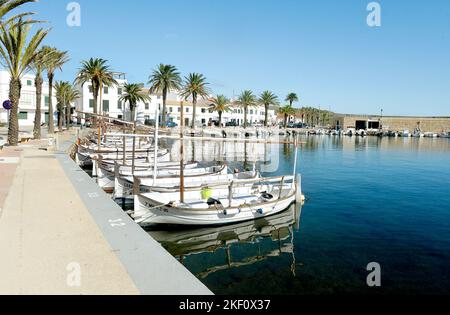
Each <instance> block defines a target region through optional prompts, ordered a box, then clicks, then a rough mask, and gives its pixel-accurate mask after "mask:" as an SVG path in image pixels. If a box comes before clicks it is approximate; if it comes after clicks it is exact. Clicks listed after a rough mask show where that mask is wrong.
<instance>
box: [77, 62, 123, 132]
mask: <svg viewBox="0 0 450 315" xmlns="http://www.w3.org/2000/svg"><path fill="white" fill-rule="evenodd" d="M107 63H108V61H107V60H104V59H101V58H96V59H94V58H91V59H89V60H85V61H82V62H81V68H80V69H79V71H78V75H77V78H76V79H75V84H79V85H81V86H83V85H84V84H86V83H90V84H91V86H92V95H93V97H94V102H93V103H94V104H93V112H94V114H97V113H99V109H98V97H99V92H100V90H101V89H102V88H103V87H104V86H108V87H109V86H113V85H118V82H117V81H116V79H115V78H114V72H113V71H112V70H111V68H110V67H109V65H108V64H107ZM96 121H97V119H96V117H94V119H93V122H94V126H95V125H96Z"/></svg>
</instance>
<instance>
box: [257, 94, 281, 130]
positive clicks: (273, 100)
mask: <svg viewBox="0 0 450 315" xmlns="http://www.w3.org/2000/svg"><path fill="white" fill-rule="evenodd" d="M259 103H260V104H262V105H264V108H265V114H264V115H265V117H264V127H267V126H268V124H269V107H270V106H271V105H273V106H278V105H279V102H278V96H276V95H275V94H273V93H272V92H270V91H264V92H263V93H262V94H261V96H260V98H259Z"/></svg>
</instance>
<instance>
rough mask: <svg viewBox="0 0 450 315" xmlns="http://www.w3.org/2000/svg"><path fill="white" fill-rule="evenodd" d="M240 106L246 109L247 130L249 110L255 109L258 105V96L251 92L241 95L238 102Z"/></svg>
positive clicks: (245, 126) (246, 91)
mask: <svg viewBox="0 0 450 315" xmlns="http://www.w3.org/2000/svg"><path fill="white" fill-rule="evenodd" d="M236 104H238V105H239V106H241V107H242V108H243V109H244V129H245V128H247V114H248V108H249V107H254V106H256V105H257V99H256V96H255V95H254V94H253V92H252V91H250V90H245V91H244V92H242V93H241V95H239V97H238V100H237V102H236Z"/></svg>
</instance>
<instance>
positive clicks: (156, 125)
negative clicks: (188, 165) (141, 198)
mask: <svg viewBox="0 0 450 315" xmlns="http://www.w3.org/2000/svg"><path fill="white" fill-rule="evenodd" d="M158 132H159V110H158V108H156V112H155V155H154V157H153V163H154V164H153V185H156V178H157V176H158Z"/></svg>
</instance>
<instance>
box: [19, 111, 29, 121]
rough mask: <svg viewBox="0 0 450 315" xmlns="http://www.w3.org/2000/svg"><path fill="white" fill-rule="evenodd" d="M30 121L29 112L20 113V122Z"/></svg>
mask: <svg viewBox="0 0 450 315" xmlns="http://www.w3.org/2000/svg"><path fill="white" fill-rule="evenodd" d="M27 119H28V113H27V112H20V113H19V120H27Z"/></svg>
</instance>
